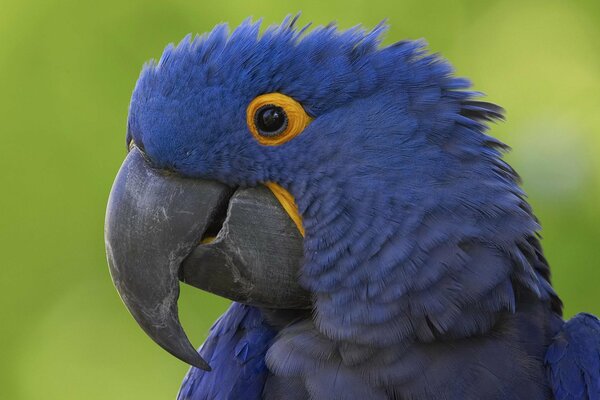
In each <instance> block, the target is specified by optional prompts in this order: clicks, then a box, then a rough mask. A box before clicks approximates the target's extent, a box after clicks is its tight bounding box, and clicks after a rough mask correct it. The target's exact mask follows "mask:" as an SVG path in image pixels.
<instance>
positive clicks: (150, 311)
mask: <svg viewBox="0 0 600 400" xmlns="http://www.w3.org/2000/svg"><path fill="white" fill-rule="evenodd" d="M215 235H216V237H215V238H213V236H215ZM105 241H106V253H107V258H108V264H109V267H110V272H111V276H112V279H113V282H114V284H115V287H116V289H117V291H118V292H119V295H120V296H121V298H122V300H123V302H124V303H125V305H126V306H127V308H128V309H129V311H130V312H131V314H132V315H133V317H134V318H135V320H136V321H137V322H138V324H139V325H140V326H141V327H142V328H143V329H144V331H145V332H146V333H147V334H148V335H149V336H150V337H151V338H152V339H153V340H154V341H155V342H156V343H158V344H159V345H160V346H162V347H163V348H164V349H166V350H167V351H169V352H170V353H171V354H173V355H174V356H176V357H178V358H179V359H181V360H183V361H185V362H187V363H189V364H191V365H193V366H195V367H198V368H202V369H205V370H210V367H209V366H208V364H207V363H206V362H205V361H204V360H203V359H202V358H201V357H200V355H199V354H198V353H197V352H196V350H195V349H194V347H193V346H192V344H191V343H190V341H189V339H188V338H187V336H186V334H185V332H184V330H183V328H182V327H181V324H180V322H179V317H178V311H177V299H178V297H179V280H180V279H181V280H183V281H184V282H186V283H188V284H190V285H193V286H195V287H198V288H200V289H203V290H207V291H209V292H212V293H215V294H218V295H221V296H223V297H227V298H229V299H232V300H235V301H238V302H242V303H246V304H251V305H256V306H262V307H268V308H309V307H310V296H309V294H308V293H307V292H306V291H304V289H302V288H301V287H300V285H299V283H298V279H297V278H298V268H299V266H300V263H301V259H302V236H301V234H300V233H299V232H298V229H297V228H296V226H295V225H294V223H293V221H292V220H291V219H290V217H289V216H288V214H287V213H286V212H285V210H284V209H283V208H282V206H281V205H280V204H279V202H278V201H277V200H276V199H275V197H274V196H273V194H271V192H270V191H269V190H268V189H266V188H265V187H257V188H249V189H237V190H236V189H233V188H230V187H228V186H226V185H224V184H222V183H219V182H216V181H208V180H196V179H187V178H182V177H179V176H177V175H174V174H172V173H168V172H164V171H159V170H155V169H153V168H152V167H151V166H150V165H149V164H148V162H146V160H145V159H144V156H143V154H142V153H141V152H140V151H139V150H138V149H137V148H135V147H134V148H133V149H132V150H131V151H130V152H129V154H128V155H127V158H126V159H125V161H124V162H123V165H122V166H121V169H120V170H119V173H118V175H117V177H116V180H115V182H114V184H113V188H112V190H111V194H110V198H109V201H108V207H107V212H106V223H105Z"/></svg>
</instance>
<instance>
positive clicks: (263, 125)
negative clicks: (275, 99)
mask: <svg viewBox="0 0 600 400" xmlns="http://www.w3.org/2000/svg"><path fill="white" fill-rule="evenodd" d="M286 126H287V115H286V114H285V111H283V108H281V107H277V106H274V105H266V106H263V107H261V108H260V109H259V110H258V112H257V113H256V127H257V128H258V130H259V132H260V133H261V134H263V135H265V136H276V135H278V134H280V133H281V132H283V131H284V130H285V128H286Z"/></svg>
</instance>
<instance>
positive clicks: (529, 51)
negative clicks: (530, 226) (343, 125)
mask: <svg viewBox="0 0 600 400" xmlns="http://www.w3.org/2000/svg"><path fill="white" fill-rule="evenodd" d="M300 10H301V11H302V12H303V14H302V18H301V21H300V22H304V23H307V22H309V21H313V22H314V23H315V24H324V23H328V22H330V21H332V20H335V21H337V22H338V24H339V25H340V26H341V27H345V28H347V27H351V26H354V25H356V24H359V23H362V24H364V25H365V26H367V27H373V26H374V25H375V24H377V23H378V22H379V21H381V20H382V19H384V18H387V19H388V22H389V24H390V26H391V27H390V30H389V33H388V34H387V38H386V43H388V44H389V43H392V42H394V41H398V40H401V39H405V38H412V39H416V38H422V37H423V38H426V39H427V41H428V42H429V43H430V47H431V49H432V51H435V52H440V53H441V54H442V55H443V56H445V57H446V58H448V59H450V60H451V62H452V63H453V64H454V65H455V67H456V70H457V74H458V75H461V76H467V77H470V78H471V79H472V80H473V82H474V85H475V88H476V89H477V90H481V91H483V92H485V93H487V95H488V100H489V101H492V102H496V103H498V104H501V105H502V106H504V107H505V108H506V109H507V111H508V120H507V122H506V123H503V124H499V125H496V126H494V128H493V129H492V133H493V134H494V135H496V136H498V137H500V138H501V139H502V140H504V141H505V142H507V143H508V144H510V145H511V146H512V147H513V148H514V150H513V152H512V153H511V154H510V155H509V156H508V158H509V160H510V161H511V163H512V164H513V165H514V166H515V168H516V169H517V170H518V171H519V172H520V173H521V175H522V176H523V179H524V185H525V188H526V190H527V191H528V193H529V197H530V200H531V203H532V204H533V206H534V209H535V211H536V213H537V215H538V216H539V217H540V219H541V221H542V223H543V226H544V230H543V236H544V241H543V244H544V247H545V251H546V253H547V256H548V258H549V261H550V263H551V266H552V268H553V273H554V284H555V286H556V288H557V290H558V292H559V293H560V294H561V296H562V298H563V300H564V301H565V303H566V314H567V316H570V315H572V314H574V313H576V312H579V311H589V312H594V313H597V314H600V302H599V301H600V287H599V283H600V281H599V278H600V243H599V239H600V206H599V201H598V196H599V195H600V161H599V160H598V157H597V156H598V154H599V153H600V2H598V1H596V0H590V1H571V2H566V1H552V0H540V1H533V0H532V1H523V0H515V1H497V2H493V1H480V0H465V1H438V2H431V1H424V0H394V1H377V0H343V1H327V2H323V1H319V0H313V1H289V2H282V1H272V0H270V1H233V0H218V1H209V2H203V1H199V0H194V1H188V0H170V1H166V0H165V1H156V0H125V1H124V0H104V1H83V0H72V1H63V0H38V1H33V0H0V135H1V140H0V188H1V189H0V190H1V192H0V213H1V214H0V265H1V271H0V300H1V303H0V307H1V308H0V398H1V399H42V398H43V399H82V398H83V399H90V400H94V399H168V398H174V396H175V394H176V392H177V389H178V387H179V384H180V381H181V379H182V377H183V375H184V374H185V372H186V369H187V367H186V366H185V365H184V364H183V363H181V362H180V361H178V360H176V359H175V358H173V357H171V356H170V355H168V354H167V353H166V352H164V351H163V350H161V349H160V348H159V347H158V346H156V345H155V344H154V343H152V342H151V341H150V340H149V339H148V338H146V336H145V335H144V333H143V332H142V331H141V330H140V329H139V328H138V327H137V325H136V324H135V322H134V320H133V319H132V318H131V317H130V316H129V314H128V313H127V311H126V310H125V307H124V306H123V305H122V304H121V301H120V300H119V298H118V296H117V294H116V291H115V290H114V289H113V287H112V283H111V281H110V277H109V274H108V269H107V266H106V261H105V255H104V244H103V220H104V208H105V205H106V200H107V195H108V192H109V189H110V186H111V183H112V180H113V177H114V175H115V173H116V172H117V169H118V168H119V165H120V162H121V160H122V159H123V156H124V155H125V144H124V135H125V121H126V116H127V107H128V102H129V96H130V94H131V91H132V89H133V87H134V84H135V81H136V79H137V76H138V73H139V71H140V68H141V66H142V64H143V63H144V62H145V61H146V60H148V59H150V58H158V57H159V56H160V54H161V51H162V49H163V48H164V46H165V45H166V44H167V43H169V42H173V41H175V42H177V41H179V40H180V39H181V38H182V37H183V36H184V35H186V34H187V33H189V32H193V33H197V32H199V33H201V32H204V31H206V30H209V29H211V28H212V26H213V25H215V24H216V23H219V22H222V21H228V22H229V23H230V24H231V25H233V26H235V25H237V24H238V23H240V22H241V21H242V20H243V19H244V18H246V17H248V16H254V17H264V21H265V24H271V23H275V22H279V21H281V19H282V18H283V17H284V16H285V15H286V14H288V13H296V12H297V11H300ZM226 306H227V302H226V301H224V300H222V299H218V298H216V297H214V296H211V295H207V294H203V293H200V292H199V291H197V290H192V289H189V288H185V287H184V288H183V293H182V299H181V300H180V309H181V313H182V320H183V323H184V326H185V327H186V328H187V331H188V333H189V335H190V337H191V338H192V339H193V341H194V343H195V344H197V345H199V344H200V343H201V342H202V340H203V339H204V338H205V337H206V333H207V331H208V329H209V327H210V325H211V324H212V322H213V321H214V320H215V319H216V318H217V316H218V315H219V314H220V313H221V312H223V311H224V310H225V308H226Z"/></svg>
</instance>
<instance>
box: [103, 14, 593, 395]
mask: <svg viewBox="0 0 600 400" xmlns="http://www.w3.org/2000/svg"><path fill="white" fill-rule="evenodd" d="M296 20H297V18H295V17H288V18H286V19H285V20H284V21H283V23H282V24H280V25H278V26H272V27H269V28H268V29H266V30H265V31H264V32H263V33H262V34H261V33H260V32H259V31H260V22H252V21H250V20H248V21H245V22H244V23H242V24H241V25H240V26H239V27H237V28H236V29H235V30H233V31H232V32H231V33H230V32H229V30H228V28H227V26H226V25H219V26H217V27H216V28H215V29H214V30H213V31H212V32H210V33H209V34H206V35H203V36H197V37H193V38H192V37H189V36H188V37H186V38H185V39H184V40H183V41H182V42H181V43H179V44H178V45H177V46H174V45H170V46H168V47H167V48H166V50H165V51H164V53H163V55H162V57H161V58H160V60H159V61H158V62H150V63H148V64H147V65H145V67H144V68H143V71H142V73H141V76H140V78H139V80H138V82H137V84H136V87H135V90H134V92H133V96H132V100H131V105H130V109H129V118H128V126H127V146H128V155H127V157H126V159H125V161H124V163H123V166H122V167H121V170H120V171H119V174H118V176H117V178H116V180H115V183H114V185H113V189H112V192H111V195H110V199H109V204H108V208H107V218H106V228H105V235H106V249H107V256H108V261H109V266H110V271H111V275H112V278H113V281H114V284H115V286H116V288H117V290H118V292H119V293H120V295H121V297H122V299H123V301H124V303H125V305H126V306H127V307H128V309H129V310H130V312H131V314H132V315H133V317H134V318H135V319H136V320H137V322H138V323H139V324H140V326H141V327H142V328H143V329H144V330H145V331H146V332H147V333H148V335H149V336H150V337H151V338H152V339H153V340H155V341H156V342H157V343H158V344H159V345H160V346H162V347H163V348H165V349H166V350H167V351H169V352H171V353H172V354H173V355H175V356H177V357H179V358H180V359H182V360H184V361H185V362H187V363H189V364H191V365H193V367H192V368H191V369H190V371H189V372H188V374H187V376H186V377H185V379H184V381H183V385H182V387H181V389H180V392H179V396H178V399H180V400H185V399H189V400H198V399H261V398H262V399H309V398H310V399H411V400H425V399H448V400H453V399H526V400H538V399H539V400H542V399H582V400H583V399H590V400H592V399H600V322H599V321H598V319H597V318H596V317H594V316H592V315H589V314H583V313H582V314H579V315H576V316H575V317H573V318H572V319H570V320H568V321H566V322H565V321H564V320H563V318H562V303H561V301H560V299H559V297H558V296H557V294H556V293H555V291H554V289H553V288H552V286H551V283H550V270H549V267H548V263H547V261H546V259H545V258H544V255H543V251H542V248H541V246H540V237H539V234H538V232H539V230H540V225H539V222H538V220H537V219H536V217H535V216H534V214H533V212H532V209H531V207H530V206H529V204H528V203H527V201H526V200H525V194H524V192H523V191H522V189H521V188H520V187H519V177H518V175H517V173H516V172H515V171H514V170H513V169H512V168H511V167H510V166H509V165H508V164H507V163H506V162H505V161H503V159H502V155H503V153H504V152H505V151H506V150H507V146H506V145H504V144H503V143H502V142H500V141H499V140H497V139H495V138H493V137H491V136H489V135H488V134H486V130H487V129H488V123H489V122H492V121H496V120H501V119H502V118H503V110H502V108H500V107H498V106H496V105H494V104H491V103H487V102H484V101H481V100H479V99H478V98H479V97H480V96H481V95H480V94H479V93H477V92H474V91H472V90H471V89H470V83H469V81H468V80H465V79H462V78H457V77H455V76H454V75H453V70H452V67H451V66H450V65H449V63H448V62H446V61H445V60H443V59H442V58H440V57H439V56H437V55H433V54H430V53H428V52H427V50H426V48H425V45H424V43H422V42H420V41H402V42H398V43H395V44H392V45H390V46H385V47H384V46H381V44H380V42H381V37H382V34H383V33H384V32H385V30H386V27H385V25H383V24H381V25H379V26H377V27H375V28H374V29H373V30H370V31H367V30H364V29H362V28H360V27H358V28H353V29H349V30H339V29H337V28H336V27H335V25H328V26H324V27H317V28H314V29H312V30H311V29H309V28H308V27H304V28H298V27H296ZM180 281H182V282H185V283H187V284H190V285H192V286H195V287H197V288H200V289H202V290H206V291H210V292H212V293H216V294H218V295H220V296H223V297H226V298H229V299H231V300H233V303H232V305H231V307H230V308H229V309H228V311H227V312H226V313H225V314H224V315H223V316H222V317H221V318H220V319H219V320H218V321H217V322H216V323H215V325H214V326H213V328H212V329H211V331H210V334H209V337H208V339H207V340H206V342H205V343H204V345H203V346H202V347H201V348H200V350H199V351H198V352H196V350H195V349H194V347H193V346H192V345H191V344H190V342H189V340H188V338H187V336H186V335H185V332H184V331H183V328H182V327H181V324H180V322H179V318H178V316H177V298H178V295H179V282H180Z"/></svg>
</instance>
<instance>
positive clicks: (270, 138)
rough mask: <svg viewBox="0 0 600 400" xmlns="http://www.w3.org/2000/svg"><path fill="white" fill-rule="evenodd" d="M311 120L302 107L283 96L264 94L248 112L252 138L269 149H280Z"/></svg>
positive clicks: (254, 101) (256, 99) (253, 101)
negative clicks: (276, 147) (275, 147)
mask: <svg viewBox="0 0 600 400" xmlns="http://www.w3.org/2000/svg"><path fill="white" fill-rule="evenodd" d="M311 121H312V118H311V117H310V116H309V115H308V114H307V113H306V111H304V107H302V104H300V103H298V102H297V101H296V100H294V99H292V98H291V97H289V96H286V95H285V94H282V93H267V94H263V95H260V96H258V97H256V98H255V99H254V100H252V101H251V102H250V104H249V105H248V108H247V109H246V123H247V124H248V128H249V129H250V132H251V133H252V136H254V138H255V139H256V140H257V141H258V142H259V143H260V144H262V145H265V146H278V145H280V144H283V143H285V142H287V141H289V140H291V139H293V138H294V137H296V136H298V135H299V134H300V133H301V132H302V131H303V130H304V128H306V127H307V126H308V124H310V122H311Z"/></svg>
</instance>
